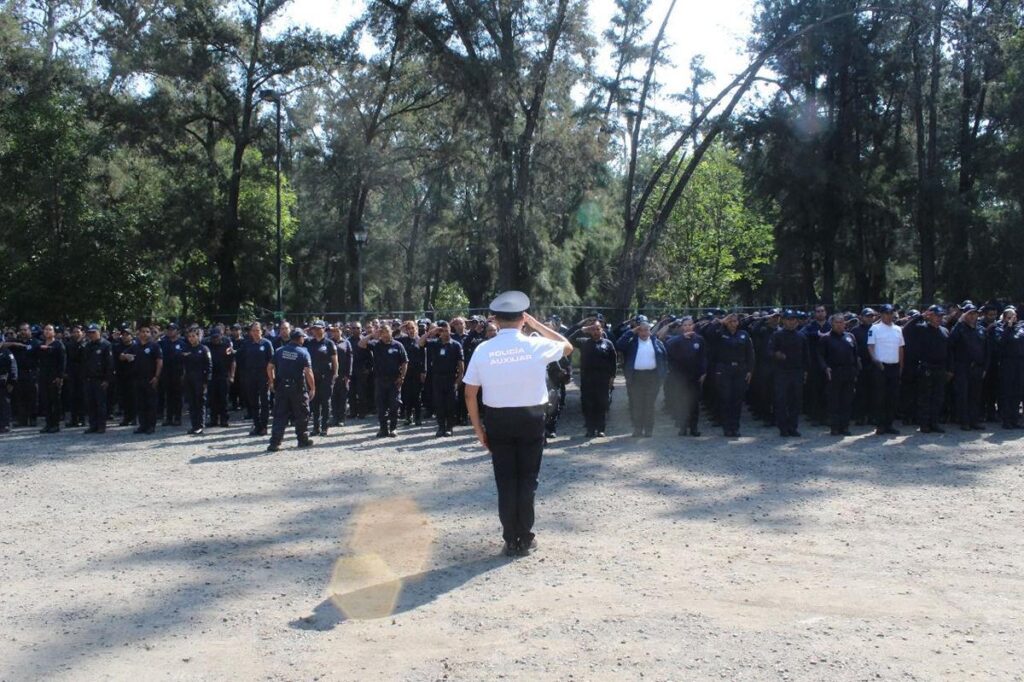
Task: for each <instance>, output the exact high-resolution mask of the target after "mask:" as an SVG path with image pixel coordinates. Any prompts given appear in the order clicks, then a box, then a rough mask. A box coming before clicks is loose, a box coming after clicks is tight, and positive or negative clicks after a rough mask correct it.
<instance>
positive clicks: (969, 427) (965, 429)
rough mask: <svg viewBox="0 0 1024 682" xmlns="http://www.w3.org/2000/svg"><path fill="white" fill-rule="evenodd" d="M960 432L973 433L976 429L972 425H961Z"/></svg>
mask: <svg viewBox="0 0 1024 682" xmlns="http://www.w3.org/2000/svg"><path fill="white" fill-rule="evenodd" d="M960 430H961V431H973V430H974V427H973V426H971V425H970V424H961V425H960Z"/></svg>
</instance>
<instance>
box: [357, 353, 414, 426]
mask: <svg viewBox="0 0 1024 682" xmlns="http://www.w3.org/2000/svg"><path fill="white" fill-rule="evenodd" d="M367 350H368V351H369V353H370V356H371V358H372V362H373V375H374V381H375V385H374V387H373V390H374V395H375V397H376V403H377V421H378V422H379V423H380V432H379V434H378V435H391V434H393V433H394V432H395V428H396V427H397V426H398V413H399V411H400V410H401V409H402V397H401V387H400V386H399V385H398V384H397V382H398V380H399V377H401V376H402V375H403V368H404V367H405V365H406V364H408V362H409V357H408V356H407V355H406V354H405V348H404V347H403V346H402V344H400V343H399V342H398V341H394V340H392V341H391V343H383V342H380V341H369V342H368V344H367Z"/></svg>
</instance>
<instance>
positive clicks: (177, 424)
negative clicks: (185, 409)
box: [174, 417, 181, 426]
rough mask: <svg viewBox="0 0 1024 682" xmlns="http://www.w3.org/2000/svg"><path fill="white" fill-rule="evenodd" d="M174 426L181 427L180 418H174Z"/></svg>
mask: <svg viewBox="0 0 1024 682" xmlns="http://www.w3.org/2000/svg"><path fill="white" fill-rule="evenodd" d="M174 425H175V426H181V417H175V418H174Z"/></svg>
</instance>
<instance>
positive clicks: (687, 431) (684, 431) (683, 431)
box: [678, 429, 690, 436]
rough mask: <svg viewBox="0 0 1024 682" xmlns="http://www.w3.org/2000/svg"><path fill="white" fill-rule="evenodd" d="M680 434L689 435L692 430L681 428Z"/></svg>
mask: <svg viewBox="0 0 1024 682" xmlns="http://www.w3.org/2000/svg"><path fill="white" fill-rule="evenodd" d="M678 435H680V436H689V435H690V430H689V429H679V434H678Z"/></svg>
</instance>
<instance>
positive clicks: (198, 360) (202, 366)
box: [178, 343, 213, 382]
mask: <svg viewBox="0 0 1024 682" xmlns="http://www.w3.org/2000/svg"><path fill="white" fill-rule="evenodd" d="M178 358H179V362H180V364H181V368H182V370H184V372H185V376H186V377H188V378H189V379H198V380H200V381H204V382H205V381H209V380H210V376H211V374H212V373H213V355H212V354H211V353H210V349H209V348H207V347H206V346H205V345H204V344H202V343H199V344H196V345H195V346H193V345H192V344H190V343H186V344H185V347H184V348H183V349H182V350H181V351H180V352H179V353H178Z"/></svg>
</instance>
